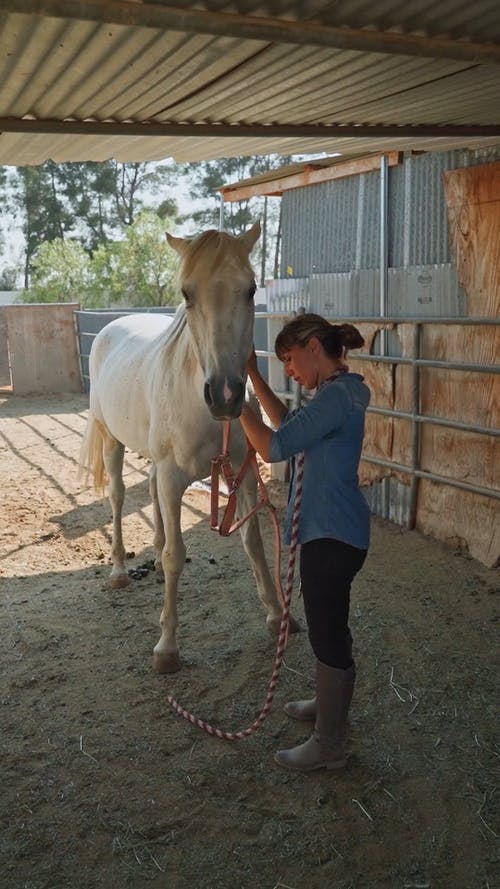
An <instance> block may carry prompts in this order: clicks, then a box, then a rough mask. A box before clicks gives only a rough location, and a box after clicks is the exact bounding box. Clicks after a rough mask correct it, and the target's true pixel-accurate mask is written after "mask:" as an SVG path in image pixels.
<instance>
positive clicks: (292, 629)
mask: <svg viewBox="0 0 500 889" xmlns="http://www.w3.org/2000/svg"><path fill="white" fill-rule="evenodd" d="M280 627H281V617H268V618H267V629H268V630H269V632H270V634H271V636H276V637H277V636H279V632H280ZM300 631H301V626H300V624H299V623H297V621H296V620H295V618H294V617H293V616H292V615H291V614H290V615H289V617H288V632H289V633H300Z"/></svg>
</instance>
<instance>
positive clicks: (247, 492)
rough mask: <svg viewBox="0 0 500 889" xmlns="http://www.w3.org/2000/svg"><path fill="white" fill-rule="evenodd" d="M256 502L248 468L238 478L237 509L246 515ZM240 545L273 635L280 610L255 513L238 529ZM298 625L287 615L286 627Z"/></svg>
mask: <svg viewBox="0 0 500 889" xmlns="http://www.w3.org/2000/svg"><path fill="white" fill-rule="evenodd" d="M255 503H256V482H255V478H254V477H253V475H251V474H250V473H249V472H248V473H247V474H246V476H245V478H244V479H243V481H242V484H241V487H240V489H239V491H238V513H239V516H240V517H243V516H245V515H247V514H248V513H249V512H250V511H251V510H252V509H253V507H254V506H255ZM240 533H241V538H242V541H243V546H244V548H245V551H246V553H247V555H248V558H249V559H250V564H251V566H252V571H253V574H254V577H255V582H256V584H257V593H258V596H259V599H260V600H261V602H262V604H263V605H264V607H265V609H266V611H267V618H266V623H267V626H268V629H269V630H270V632H271V633H272V634H273V635H278V632H279V628H280V624H281V617H282V613H283V607H282V603H281V601H280V598H279V596H278V591H277V589H276V584H275V582H274V580H273V578H272V577H271V573H270V571H269V566H268V564H267V559H266V556H265V552H264V545H263V542H262V536H261V533H260V528H259V520H258V518H257V516H256V515H255V516H252V518H251V519H248V521H247V522H245V523H244V524H243V525H242V526H241V529H240ZM299 629H300V627H299V625H298V623H297V621H296V620H295V618H294V617H292V615H290V622H289V631H290V632H291V633H296V632H297V631H298V630H299Z"/></svg>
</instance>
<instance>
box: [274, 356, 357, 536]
mask: <svg viewBox="0 0 500 889" xmlns="http://www.w3.org/2000/svg"><path fill="white" fill-rule="evenodd" d="M369 401H370V390H369V389H368V386H366V385H365V383H364V382H363V377H362V376H360V375H359V374H355V373H346V374H342V375H341V376H339V377H336V378H335V379H334V380H331V381H327V382H325V383H323V384H322V385H321V386H320V387H319V388H318V389H317V391H316V393H315V395H314V396H313V397H312V398H311V400H310V401H308V402H307V403H306V404H305V405H304V406H303V407H301V408H299V409H298V410H296V411H291V412H289V413H287V414H286V415H285V417H284V418H283V420H282V422H281V424H280V426H279V428H278V429H277V430H276V431H275V432H273V435H272V439H271V446H270V461H271V462H272V463H276V462H279V461H280V460H286V459H288V458H289V457H292V456H293V455H295V454H299V453H300V452H301V451H304V476H303V484H302V501H301V506H300V513H299V528H298V542H299V543H307V541H309V540H317V539H318V538H321V537H333V538H335V539H336V540H341V541H343V542H344V543H350V544H351V546H356V547H358V548H359V549H367V548H368V544H369V541H370V509H369V506H368V504H367V502H366V500H365V498H364V497H363V494H362V493H361V491H360V489H359V481H358V466H359V460H360V456H361V448H362V444H363V435H364V423H365V411H366V408H367V406H368V403H369ZM294 502H295V473H293V476H292V480H291V484H290V493H289V500H288V508H287V513H286V517H285V522H284V538H285V541H286V543H290V536H291V524H292V514H293V506H294Z"/></svg>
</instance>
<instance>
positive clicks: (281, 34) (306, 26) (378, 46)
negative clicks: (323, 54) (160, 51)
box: [0, 0, 500, 64]
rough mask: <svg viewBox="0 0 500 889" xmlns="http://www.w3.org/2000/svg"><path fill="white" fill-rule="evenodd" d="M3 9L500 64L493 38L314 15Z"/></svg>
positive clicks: (25, 2) (95, 4)
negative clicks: (383, 27) (347, 23)
mask: <svg viewBox="0 0 500 889" xmlns="http://www.w3.org/2000/svg"><path fill="white" fill-rule="evenodd" d="M0 11H2V12H4V13H5V12H11V13H17V14H23V15H31V16H43V17H53V18H62V19H76V20H80V21H92V22H97V23H102V24H109V25H112V24H116V25H124V26H128V27H140V28H156V29H160V30H162V29H163V30H170V31H179V32H187V33H194V34H211V35H213V36H220V37H235V38H238V39H239V40H257V41H261V42H262V41H264V42H266V43H290V44H296V45H302V46H324V47H330V48H332V49H342V50H356V51H359V52H373V53H388V54H390V55H393V54H397V55H404V56H422V57H425V58H434V59H441V58H443V59H456V60H459V61H467V62H475V63H481V64H498V63H500V46H499V45H498V44H494V43H477V42H474V41H468V40H456V39H452V38H447V37H423V36H421V35H418V34H400V33H394V32H392V31H391V32H389V31H385V32H384V31H375V30H373V31H371V30H364V29H362V28H348V27H338V26H334V25H327V24H324V23H323V22H321V21H318V20H312V19H309V20H307V19H306V20H303V21H290V20H288V19H286V20H285V19H279V18H267V17H265V16H246V15H239V14H236V13H234V14H233V13H224V12H207V11H205V10H200V9H179V8H176V7H175V6H163V4H152V3H136V2H130V0H88V2H86V0H0Z"/></svg>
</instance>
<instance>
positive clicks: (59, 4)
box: [0, 0, 500, 165]
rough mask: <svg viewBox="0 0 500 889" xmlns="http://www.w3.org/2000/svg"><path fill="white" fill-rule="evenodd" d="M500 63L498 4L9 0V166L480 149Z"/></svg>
mask: <svg viewBox="0 0 500 889" xmlns="http://www.w3.org/2000/svg"><path fill="white" fill-rule="evenodd" d="M499 63H500V17H499V15H498V2H497V0H477V2H475V3H474V4H470V3H467V2H465V0H440V2H437V0H430V2H429V0H408V2H407V3H405V4H401V3H400V2H397V0H388V2H387V0H384V2H381V0H372V2H369V3H368V2H361V3H360V2H354V0H340V2H338V3H335V4H333V5H332V4H331V3H330V2H328V0H303V2H300V3H298V2H293V0H288V2H287V0H271V2H269V3H266V4H265V5H264V6H262V5H261V4H257V3H256V4H254V3H252V0H245V2H243V0H236V2H235V3H231V4H230V5H229V4H228V5H227V6H225V5H224V4H221V3H220V2H218V0H207V2H206V3H204V4H203V8H197V7H195V6H194V5H193V4H192V3H189V2H177V3H176V4H175V5H168V6H167V5H165V4H164V3H163V2H161V0H160V2H148V3H142V2H137V0H134V2H132V0H89V2H85V0H1V2H0V163H1V164H16V165H25V164H39V163H41V162H43V161H45V160H47V159H49V158H51V159H52V160H54V161H77V160H95V161H102V160H104V159H106V158H109V157H111V156H113V157H115V158H117V159H118V160H120V161H139V160H159V159H162V158H166V157H173V158H175V159H177V160H184V161H201V160H209V159H213V158H218V157H222V156H226V157H227V156H237V155H242V154H246V155H249V154H250V155H255V154H263V153H266V154H267V153H271V152H278V153H281V154H296V153H311V152H319V151H325V152H327V153H329V154H333V153H334V152H341V153H342V154H343V155H344V156H346V155H347V156H349V155H350V154H360V153H365V154H366V153H368V152H375V151H377V152H382V151H387V150H389V149H390V150H404V149H408V148H411V149H427V150H428V149H433V148H436V149H445V148H453V147H459V146H468V147H471V148H473V147H476V148H477V147H480V146H485V145H488V144H491V143H492V142H496V141H498V139H499V138H500V64H499ZM27 134H29V138H26V135H27Z"/></svg>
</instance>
